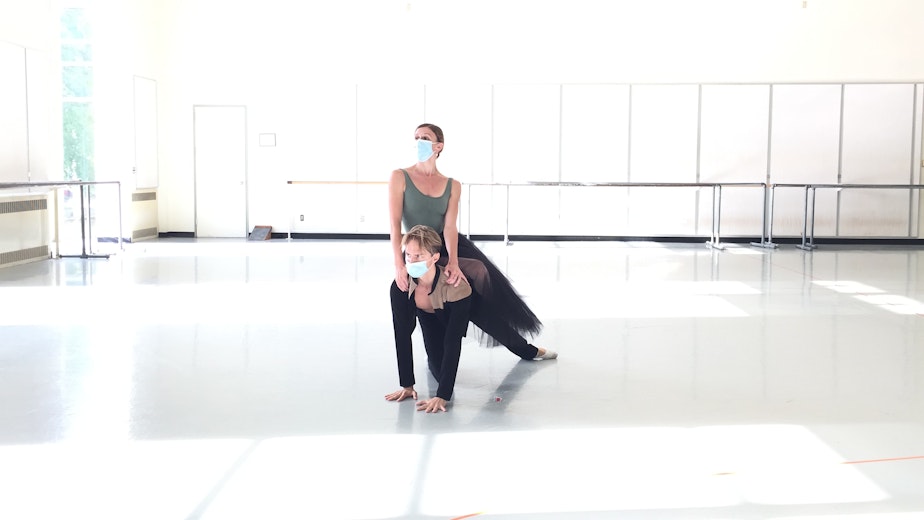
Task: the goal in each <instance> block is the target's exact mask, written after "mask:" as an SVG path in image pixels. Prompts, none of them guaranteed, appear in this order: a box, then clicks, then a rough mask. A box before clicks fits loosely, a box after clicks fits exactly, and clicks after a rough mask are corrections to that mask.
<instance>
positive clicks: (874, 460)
mask: <svg viewBox="0 0 924 520" xmlns="http://www.w3.org/2000/svg"><path fill="white" fill-rule="evenodd" d="M915 459H924V455H914V456H911V457H894V458H891V459H868V460H848V461H846V462H841V464H869V463H871V462H895V461H899V460H915Z"/></svg>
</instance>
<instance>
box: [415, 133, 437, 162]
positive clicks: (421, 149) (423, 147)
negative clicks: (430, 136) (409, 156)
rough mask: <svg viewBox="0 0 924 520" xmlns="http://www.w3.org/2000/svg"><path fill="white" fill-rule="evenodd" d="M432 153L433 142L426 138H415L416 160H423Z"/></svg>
mask: <svg viewBox="0 0 924 520" xmlns="http://www.w3.org/2000/svg"><path fill="white" fill-rule="evenodd" d="M432 155H433V143H431V142H430V141H427V140H426V139H418V140H417V162H424V161H426V160H427V159H429V158H430V156H432Z"/></svg>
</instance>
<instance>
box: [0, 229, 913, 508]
mask: <svg viewBox="0 0 924 520" xmlns="http://www.w3.org/2000/svg"><path fill="white" fill-rule="evenodd" d="M484 247H485V250H486V251H487V252H488V253H489V254H490V255H491V256H492V257H493V258H495V260H496V261H497V263H498V264H499V265H500V266H501V267H502V268H504V269H506V270H507V272H508V273H509V274H510V276H511V278H512V279H513V281H514V283H515V285H516V286H517V287H518V289H519V290H520V291H521V292H522V293H523V294H524V295H525V296H526V298H527V300H528V301H529V302H530V304H531V305H532V306H533V308H534V310H535V311H536V312H537V314H538V315H539V316H540V317H541V318H542V319H543V321H544V322H545V329H544V331H543V334H542V335H541V336H540V337H539V338H538V340H537V341H536V343H537V344H539V345H541V346H547V347H550V348H553V349H556V350H558V351H559V352H560V358H559V359H558V360H555V361H542V362H527V361H518V358H515V357H514V356H513V355H511V354H509V353H508V352H507V351H506V350H504V349H484V348H482V347H480V346H478V345H477V344H476V343H475V341H474V339H473V338H472V339H469V340H466V344H465V345H464V347H463V356H462V362H461V366H460V369H459V377H458V384H457V386H456V393H455V396H454V398H453V401H452V404H451V407H450V411H449V412H448V413H445V414H431V415H427V414H422V413H417V412H415V410H414V405H413V404H412V403H411V402H409V401H408V402H403V403H391V402H386V401H385V400H384V399H383V396H384V395H385V393H387V392H390V391H392V390H395V389H397V374H396V368H395V361H394V353H393V345H392V336H391V323H390V314H389V307H388V298H387V289H388V285H389V283H390V280H391V276H392V268H391V259H390V255H389V252H388V249H389V247H388V244H387V243H386V242H384V241H371V242H358V241H296V242H291V243H289V242H286V241H270V242H263V243H254V242H251V243H246V242H229V241H198V242H196V241H191V240H185V241H184V240H160V241H151V242H142V243H137V244H133V245H131V246H128V247H127V248H126V251H125V252H124V253H120V254H118V255H116V256H113V257H112V258H110V259H108V260H99V259H92V260H81V259H60V260H50V261H46V262H40V263H35V264H29V265H22V266H14V267H9V268H5V269H2V270H0V295H2V302H3V304H2V306H3V310H2V313H0V338H2V340H0V518H9V519H17V520H18V519H33V518H41V519H64V518H67V519H71V518H81V519H82V518H93V519H109V518H111V519H136V520H137V519H157V520H169V519H209V520H211V519H274V520H275V519H289V518H293V519H294V518H298V519H303V518H311V519H314V518H317V519H325V520H327V519H338V518H343V519H380V518H418V519H447V520H448V519H452V518H461V517H469V518H474V517H477V518H479V519H481V518H485V519H488V518H496V519H526V518H529V519H551V518H569V519H586V518H620V519H624V518H628V519H635V518H639V519H654V518H658V519H662V518H663V519H750V518H762V519H771V518H772V519H787V520H795V519H800V520H801V519H812V520H823V519H833V518H848V519H854V520H858V519H885V520H896V519H906V518H909V519H910V518H921V517H922V516H924V315H922V314H924V251H922V250H909V249H895V248H892V249H885V250H874V249H870V248H865V249H858V248H852V249H847V248H839V247H834V246H823V247H821V248H820V249H818V250H816V251H814V252H802V251H800V250H798V249H795V248H794V247H793V246H783V247H781V248H780V249H778V250H765V249H757V248H749V247H746V246H730V248H729V249H728V250H727V251H724V252H718V251H713V250H710V249H707V248H706V247H705V246H702V245H663V244H662V245H658V244H623V243H517V244H514V245H511V246H504V245H503V244H501V243H498V242H493V243H487V244H484ZM417 340H418V345H419V337H418V338H417ZM417 354H418V357H417V360H418V362H417V374H418V385H417V388H418V390H419V391H420V392H421V394H423V395H429V392H430V391H431V390H435V385H434V383H433V382H432V380H429V379H428V378H427V375H426V373H425V366H426V364H425V362H424V357H423V352H422V348H418V352H417ZM498 398H500V399H498ZM468 515H472V516H468Z"/></svg>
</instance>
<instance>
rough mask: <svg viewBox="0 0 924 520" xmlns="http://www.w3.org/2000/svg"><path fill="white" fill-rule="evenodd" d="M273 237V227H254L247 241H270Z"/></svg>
mask: <svg viewBox="0 0 924 520" xmlns="http://www.w3.org/2000/svg"><path fill="white" fill-rule="evenodd" d="M272 236H273V226H254V227H253V231H251V232H250V235H249V236H248V237H247V240H269V239H270V238H272Z"/></svg>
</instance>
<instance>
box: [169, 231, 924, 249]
mask: <svg viewBox="0 0 924 520" xmlns="http://www.w3.org/2000/svg"><path fill="white" fill-rule="evenodd" d="M163 235H164V234H163V233H161V236H163ZM288 237H289V235H288V234H287V233H273V234H272V238H274V239H285V238H288ZM291 237H292V239H294V240H312V239H314V240H388V239H389V236H388V235H387V234H385V233H292V235H291ZM469 238H470V239H471V240H474V241H479V242H495V241H503V240H504V235H497V234H486V235H471V236H470V237H469ZM507 239H508V240H509V241H511V242H656V243H674V244H702V243H705V242H709V241H710V240H711V237H708V236H701V237H698V236H612V235H509V236H508V237H507ZM764 240H766V237H764ZM720 241H721V243H723V244H750V243H755V242H760V241H761V237H759V236H750V237H742V236H736V237H721V240H720ZM773 243H774V244H793V245H795V244H801V243H802V237H801V236H784V237H773ZM815 244H819V245H872V246H877V245H883V246H884V245H896V246H924V239H921V238H863V237H815Z"/></svg>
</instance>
